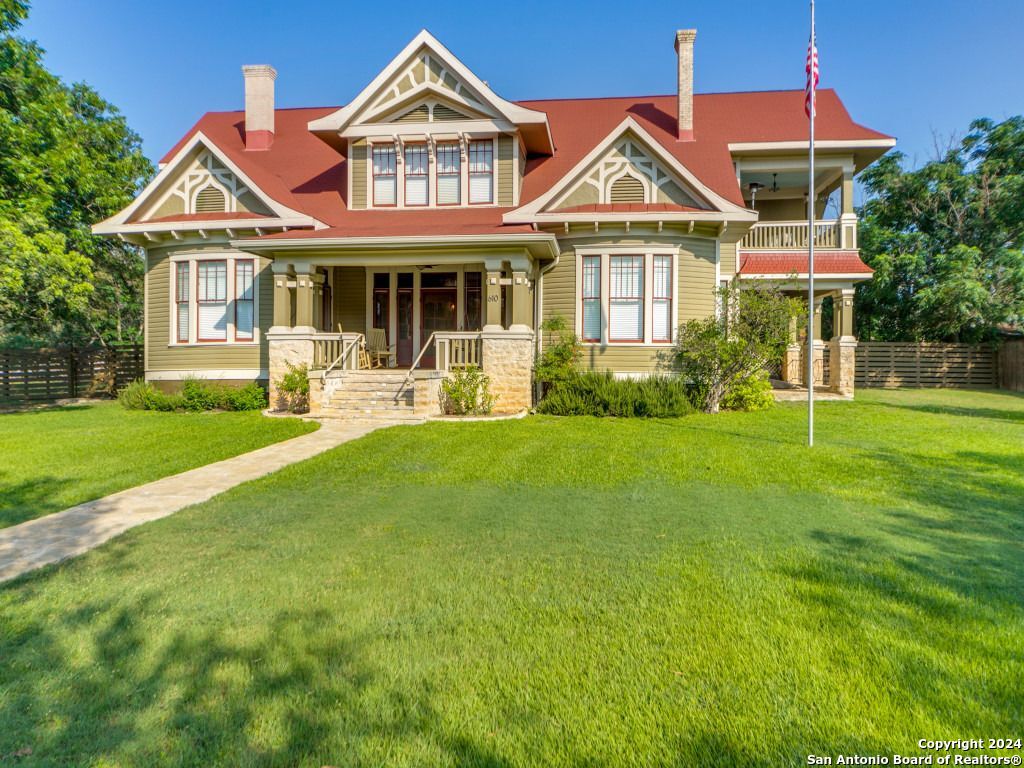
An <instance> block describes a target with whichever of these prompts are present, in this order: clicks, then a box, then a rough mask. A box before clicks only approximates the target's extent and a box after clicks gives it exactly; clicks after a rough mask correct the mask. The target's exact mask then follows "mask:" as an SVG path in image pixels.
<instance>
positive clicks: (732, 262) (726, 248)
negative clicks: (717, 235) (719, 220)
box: [719, 243, 736, 280]
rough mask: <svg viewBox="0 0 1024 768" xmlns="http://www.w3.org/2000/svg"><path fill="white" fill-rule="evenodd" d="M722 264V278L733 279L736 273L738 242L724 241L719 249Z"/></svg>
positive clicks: (720, 274)
mask: <svg viewBox="0 0 1024 768" xmlns="http://www.w3.org/2000/svg"><path fill="white" fill-rule="evenodd" d="M719 256H720V258H721V260H722V266H721V269H720V271H719V276H720V278H721V279H722V280H732V278H733V277H734V276H735V274H736V243H722V245H721V248H720V250H719Z"/></svg>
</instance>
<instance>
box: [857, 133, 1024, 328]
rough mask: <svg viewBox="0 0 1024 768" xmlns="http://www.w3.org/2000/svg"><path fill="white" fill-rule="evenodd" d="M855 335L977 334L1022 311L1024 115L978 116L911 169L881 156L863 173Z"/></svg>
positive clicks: (1014, 319)
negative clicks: (865, 278)
mask: <svg viewBox="0 0 1024 768" xmlns="http://www.w3.org/2000/svg"><path fill="white" fill-rule="evenodd" d="M862 180H863V182H864V184H865V187H866V189H867V192H868V194H869V199H868V201H867V202H866V203H865V205H864V206H863V208H862V210H861V225H860V246H861V251H862V254H863V256H864V259H865V261H866V262H867V263H868V264H869V265H870V266H871V267H873V268H874V269H875V277H874V280H872V281H871V282H869V283H865V284H864V285H862V286H861V287H860V288H859V289H858V291H857V308H858V312H857V317H858V330H859V334H860V336H861V338H865V339H877V340H925V341H928V340H930V341H943V340H949V341H979V340H982V339H985V338H989V337H991V336H992V335H993V334H994V333H995V331H996V328H997V327H998V326H999V325H1000V324H1019V323H1020V322H1021V320H1022V318H1024V250H1022V249H1024V117H1021V116H1017V117H1012V118H1010V119H1008V120H1005V121H1003V122H1001V123H995V122H993V121H991V120H976V121H974V122H973V123H972V124H971V129H970V132H969V133H968V134H967V136H966V137H965V138H964V139H963V140H962V141H960V142H958V143H957V144H956V145H955V146H953V147H952V148H951V149H949V150H948V151H947V152H945V154H944V155H943V156H941V157H939V158H938V159H936V160H933V161H931V162H928V163H926V164H925V165H924V166H923V167H921V168H919V169H917V170H906V169H905V168H904V157H903V155H902V154H900V153H894V154H892V155H889V156H887V157H884V158H883V159H882V160H881V161H879V162H878V163H877V164H876V165H875V166H874V167H872V168H870V169H869V170H868V171H866V172H865V173H864V175H863V176H862Z"/></svg>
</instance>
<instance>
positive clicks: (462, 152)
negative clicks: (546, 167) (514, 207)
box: [349, 123, 518, 211]
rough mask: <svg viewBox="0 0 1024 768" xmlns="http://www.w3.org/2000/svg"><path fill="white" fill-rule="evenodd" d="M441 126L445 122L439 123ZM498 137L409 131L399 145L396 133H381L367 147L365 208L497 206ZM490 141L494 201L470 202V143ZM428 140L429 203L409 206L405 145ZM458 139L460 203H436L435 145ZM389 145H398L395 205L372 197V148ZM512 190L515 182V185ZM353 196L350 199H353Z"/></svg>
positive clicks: (398, 137) (496, 135)
mask: <svg viewBox="0 0 1024 768" xmlns="http://www.w3.org/2000/svg"><path fill="white" fill-rule="evenodd" d="M439 125H444V124H443V123H440V124H439ZM502 135H505V134H502ZM506 137H507V138H510V139H511V140H512V141H513V142H515V141H518V139H517V138H516V137H515V136H507V135H506ZM499 138H501V135H498V134H493V133H487V134H477V133H462V134H451V133H437V134H430V135H424V134H422V133H421V134H410V135H404V136H403V135H401V134H399V135H398V136H397V144H396V137H395V136H378V137H371V138H369V139H367V142H366V146H367V152H366V161H365V162H366V209H367V210H371V209H377V210H382V211H395V210H406V211H424V210H431V209H435V208H448V209H452V208H498V207H499V203H498V190H499V189H500V186H501V185H500V168H501V163H500V161H499V159H498V147H499V141H498V140H499ZM488 140H489V141H490V142H491V202H489V203H470V202H469V142H470V141H488ZM424 141H426V144H427V205H410V206H407V205H406V204H405V145H406V144H422V143H423V142H424ZM452 141H458V142H459V177H460V178H459V203H458V204H457V205H456V204H451V203H448V204H446V205H438V203H437V153H436V147H437V144H438V143H439V142H452ZM375 145H376V146H381V145H390V146H395V147H396V150H395V159H396V164H395V179H396V182H395V186H396V189H395V204H394V205H375V204H374V199H373V148H374V146H375ZM513 173H518V170H517V168H516V166H515V163H514V162H513ZM351 183H352V180H351V177H350V178H349V184H350V185H351ZM512 188H513V193H514V190H515V188H516V185H515V184H513V185H512ZM350 199H351V198H350Z"/></svg>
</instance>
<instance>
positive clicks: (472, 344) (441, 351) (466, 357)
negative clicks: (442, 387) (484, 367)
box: [434, 331, 483, 371]
mask: <svg viewBox="0 0 1024 768" xmlns="http://www.w3.org/2000/svg"><path fill="white" fill-rule="evenodd" d="M434 339H435V343H436V344H437V364H436V367H437V370H439V371H447V370H451V369H452V368H465V367H466V366H468V365H476V366H479V365H480V362H481V359H482V356H483V355H482V351H483V338H482V336H481V334H480V331H443V332H438V333H435V334H434Z"/></svg>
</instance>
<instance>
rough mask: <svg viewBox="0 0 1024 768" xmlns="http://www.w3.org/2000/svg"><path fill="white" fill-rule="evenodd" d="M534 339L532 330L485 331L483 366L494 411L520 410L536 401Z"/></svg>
mask: <svg viewBox="0 0 1024 768" xmlns="http://www.w3.org/2000/svg"><path fill="white" fill-rule="evenodd" d="M534 339H535V337H534V334H533V331H531V330H526V331H518V330H516V331H513V330H508V331H488V330H485V331H484V332H483V334H482V350H481V365H480V367H481V368H482V369H483V371H484V373H486V374H487V376H488V377H489V378H490V380H491V394H492V395H495V397H496V399H495V402H494V412H495V413H517V412H519V411H522V410H523V409H525V408H529V407H531V406H532V405H533V353H534Z"/></svg>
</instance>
